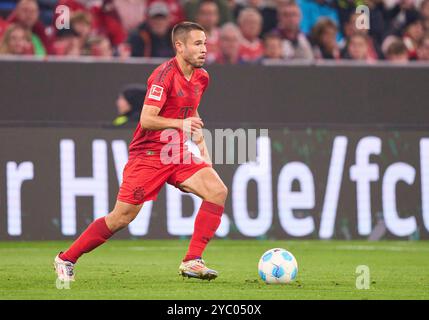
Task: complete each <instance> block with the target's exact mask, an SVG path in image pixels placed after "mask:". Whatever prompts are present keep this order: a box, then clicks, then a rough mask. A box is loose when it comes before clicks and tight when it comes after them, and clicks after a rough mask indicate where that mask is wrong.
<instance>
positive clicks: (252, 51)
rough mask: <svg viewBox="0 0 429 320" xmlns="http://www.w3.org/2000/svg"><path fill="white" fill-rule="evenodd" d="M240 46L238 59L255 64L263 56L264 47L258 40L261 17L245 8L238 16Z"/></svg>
mask: <svg viewBox="0 0 429 320" xmlns="http://www.w3.org/2000/svg"><path fill="white" fill-rule="evenodd" d="M237 22H238V26H239V28H240V31H241V34H242V37H241V46H240V57H241V59H242V60H243V61H246V62H256V61H258V60H260V58H261V57H262V55H263V54H264V45H263V43H262V41H261V39H260V38H259V35H260V34H261V30H262V16H261V14H260V13H259V11H258V10H256V9H255V8H245V9H243V10H241V11H240V14H239V15H238V19H237Z"/></svg>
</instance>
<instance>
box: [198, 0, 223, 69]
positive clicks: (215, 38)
mask: <svg viewBox="0 0 429 320" xmlns="http://www.w3.org/2000/svg"><path fill="white" fill-rule="evenodd" d="M196 22H197V23H199V24H200V25H201V26H202V27H203V28H204V29H205V30H206V36H207V44H206V47H207V55H206V61H207V63H212V62H213V61H214V60H215V59H216V57H217V55H218V51H219V33H220V29H219V27H218V25H219V8H218V5H217V3H216V2H215V1H213V0H203V1H201V2H200V4H199V7H198V11H197V15H196Z"/></svg>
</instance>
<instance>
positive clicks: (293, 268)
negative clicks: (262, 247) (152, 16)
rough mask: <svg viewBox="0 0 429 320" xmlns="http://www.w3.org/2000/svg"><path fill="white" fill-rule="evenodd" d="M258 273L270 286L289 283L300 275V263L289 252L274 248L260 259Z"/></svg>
mask: <svg viewBox="0 0 429 320" xmlns="http://www.w3.org/2000/svg"><path fill="white" fill-rule="evenodd" d="M258 273H259V276H260V277H261V279H262V281H264V282H265V283H268V284H273V283H289V282H292V281H293V280H295V278H296V275H297V274H298V263H297V261H296V259H295V257H294V256H293V255H292V253H290V252H289V251H287V250H285V249H282V248H274V249H271V250H268V251H267V252H265V253H264V254H263V255H262V257H261V259H259V264H258Z"/></svg>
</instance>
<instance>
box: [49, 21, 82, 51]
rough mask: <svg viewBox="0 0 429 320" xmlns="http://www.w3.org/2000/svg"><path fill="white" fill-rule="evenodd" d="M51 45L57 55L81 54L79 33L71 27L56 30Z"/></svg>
mask: <svg viewBox="0 0 429 320" xmlns="http://www.w3.org/2000/svg"><path fill="white" fill-rule="evenodd" d="M53 47H54V52H55V55H57V56H74V57H77V56H80V55H81V50H80V48H81V47H80V43H79V34H78V33H77V32H76V31H75V30H74V29H73V28H70V29H61V30H58V31H57V36H56V38H55V41H54V45H53Z"/></svg>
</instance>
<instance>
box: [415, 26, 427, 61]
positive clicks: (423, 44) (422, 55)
mask: <svg viewBox="0 0 429 320" xmlns="http://www.w3.org/2000/svg"><path fill="white" fill-rule="evenodd" d="M417 58H418V60H421V61H429V33H426V34H425V35H424V36H423V38H422V40H421V41H420V44H419V47H418V49H417Z"/></svg>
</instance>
